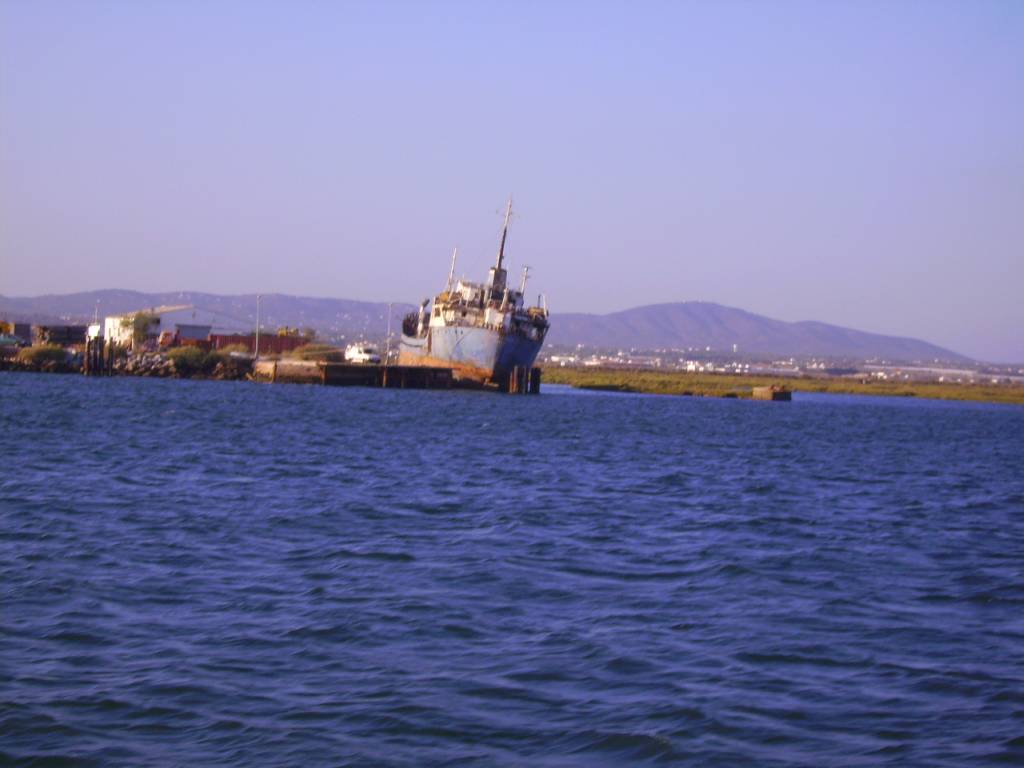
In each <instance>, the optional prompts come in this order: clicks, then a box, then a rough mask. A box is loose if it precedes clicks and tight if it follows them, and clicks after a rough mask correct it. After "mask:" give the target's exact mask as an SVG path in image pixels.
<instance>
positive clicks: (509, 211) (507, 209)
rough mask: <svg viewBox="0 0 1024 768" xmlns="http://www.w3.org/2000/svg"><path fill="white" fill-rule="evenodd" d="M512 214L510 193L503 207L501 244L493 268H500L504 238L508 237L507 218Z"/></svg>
mask: <svg viewBox="0 0 1024 768" xmlns="http://www.w3.org/2000/svg"><path fill="white" fill-rule="evenodd" d="M511 216H512V195H509V196H508V205H507V206H506V207H505V225H504V226H503V227H502V228H501V246H499V248H498V262H497V264H495V265H494V268H495V269H501V261H502V259H504V258H505V238H506V237H508V220H509V218H510V217H511Z"/></svg>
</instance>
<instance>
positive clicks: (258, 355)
mask: <svg viewBox="0 0 1024 768" xmlns="http://www.w3.org/2000/svg"><path fill="white" fill-rule="evenodd" d="M262 298H263V297H262V296H260V295H259V294H258V293H257V294H256V349H255V353H254V354H253V359H254V360H259V359H260V299H262Z"/></svg>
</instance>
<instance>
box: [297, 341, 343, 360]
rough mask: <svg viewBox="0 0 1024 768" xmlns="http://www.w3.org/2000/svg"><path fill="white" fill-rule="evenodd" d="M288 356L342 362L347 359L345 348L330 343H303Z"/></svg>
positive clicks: (299, 358)
mask: <svg viewBox="0 0 1024 768" xmlns="http://www.w3.org/2000/svg"><path fill="white" fill-rule="evenodd" d="M288 356H289V357H294V358H296V359H298V360H324V361H326V362H329V363H341V362H344V360H345V352H344V350H341V349H338V348H337V347H332V346H331V345H330V344H303V345H302V346H301V347H297V348H296V349H293V350H292V351H291V352H289V353H288Z"/></svg>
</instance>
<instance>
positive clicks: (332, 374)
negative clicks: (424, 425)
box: [253, 359, 541, 394]
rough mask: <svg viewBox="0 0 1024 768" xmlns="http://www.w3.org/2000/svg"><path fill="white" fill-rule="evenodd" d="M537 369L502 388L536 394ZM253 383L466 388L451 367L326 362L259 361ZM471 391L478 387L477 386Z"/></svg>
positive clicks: (519, 371)
mask: <svg viewBox="0 0 1024 768" xmlns="http://www.w3.org/2000/svg"><path fill="white" fill-rule="evenodd" d="M540 377H541V372H540V369H539V368H516V369H515V370H513V371H512V373H511V374H510V375H509V377H508V381H507V382H505V384H504V386H498V387H496V388H495V389H497V390H499V391H502V392H508V393H510V394H539V393H540ZM253 379H254V380H255V381H261V382H268V383H282V384H285V383H287V384H321V385H324V386H328V387H383V388H387V389H452V388H466V387H468V386H469V385H467V384H466V383H465V382H460V381H459V380H458V379H456V378H455V376H454V373H453V371H452V369H451V368H432V367H426V366H418V365H374V364H366V363H328V362H322V361H316V360H287V359H285V360H259V361H257V362H256V363H255V364H254V365H253ZM473 388H481V387H480V386H479V385H477V386H475V387H473Z"/></svg>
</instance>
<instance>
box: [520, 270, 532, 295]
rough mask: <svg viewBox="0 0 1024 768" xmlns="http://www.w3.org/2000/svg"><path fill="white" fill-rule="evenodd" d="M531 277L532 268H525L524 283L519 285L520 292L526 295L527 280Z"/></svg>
mask: <svg viewBox="0 0 1024 768" xmlns="http://www.w3.org/2000/svg"><path fill="white" fill-rule="evenodd" d="M529 276H530V268H529V267H523V282H522V283H521V284H520V285H519V292H520V293H522V294H524V295H525V293H526V278H527V277H529Z"/></svg>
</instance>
